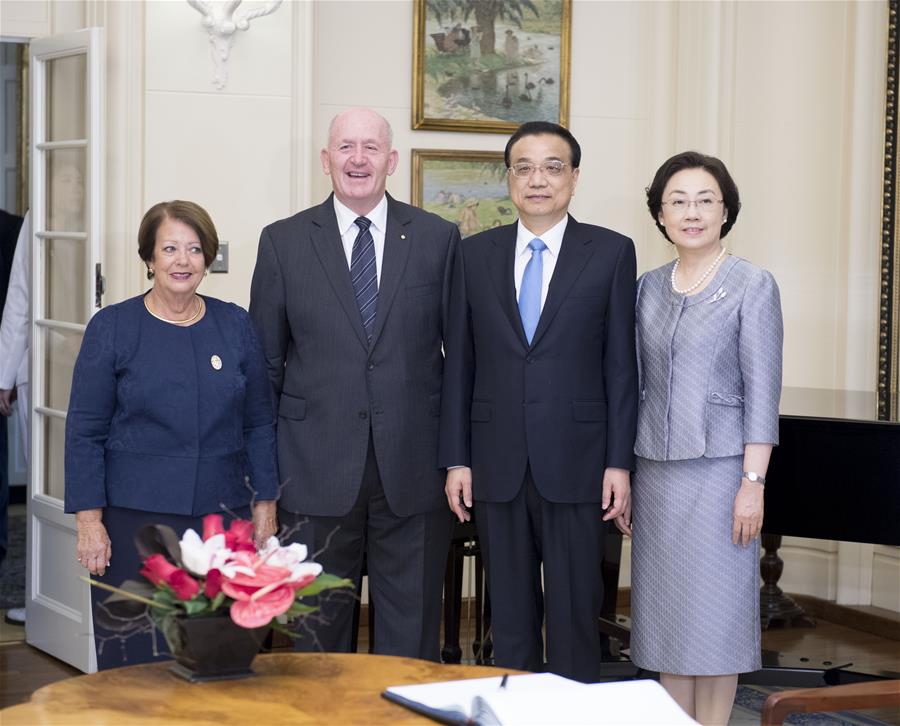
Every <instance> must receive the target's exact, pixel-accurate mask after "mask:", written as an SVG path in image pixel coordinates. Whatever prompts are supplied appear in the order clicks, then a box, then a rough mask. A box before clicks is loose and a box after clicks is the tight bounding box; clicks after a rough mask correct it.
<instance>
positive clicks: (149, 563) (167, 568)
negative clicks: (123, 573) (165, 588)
mask: <svg viewBox="0 0 900 726" xmlns="http://www.w3.org/2000/svg"><path fill="white" fill-rule="evenodd" d="M177 569H178V568H177V567H175V565H173V564H172V563H171V562H169V561H168V560H167V559H166V558H165V557H163V556H162V555H161V554H155V555H150V556H149V557H148V558H147V559H146V560H144V566H143V567H142V568H141V574H142V575H143V576H144V577H146V578H147V579H148V580H150V582H152V583H153V584H154V585H160V584H162V583H164V582H166V581H167V580H168V579H169V576H170V575H171V574H172V573H173V572H175V571H176V570H177Z"/></svg>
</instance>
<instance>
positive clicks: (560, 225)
mask: <svg viewBox="0 0 900 726" xmlns="http://www.w3.org/2000/svg"><path fill="white" fill-rule="evenodd" d="M568 223H569V215H568V214H567V215H566V216H565V217H563V218H562V219H561V220H559V221H558V222H557V223H556V224H554V225H553V226H552V227H551V228H550V229H548V230H547V231H546V232H544V234H535V233H534V232H532V231H531V230H529V229H528V227H526V226H525V225H524V224H523V223H522V220H521V219H520V220H519V222H518V224H517V225H516V228H517V232H516V257H518V256H519V255H522V254H525V253H526V252H527V253H528V254H531V251H530V250H529V249H528V243H529V242H531V240H533V239H534V238H535V237H540V239H541V241H542V242H543V243H544V244H545V245H547V251H548V252H550V254H552V255H553V256H554V257H559V251H560V249H561V248H562V241H563V235H564V234H565V233H566V225H567V224H568Z"/></svg>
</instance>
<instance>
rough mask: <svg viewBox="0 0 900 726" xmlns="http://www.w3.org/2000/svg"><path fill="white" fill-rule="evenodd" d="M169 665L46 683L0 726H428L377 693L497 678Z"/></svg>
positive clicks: (452, 669) (323, 656) (447, 669)
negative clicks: (203, 675)
mask: <svg viewBox="0 0 900 726" xmlns="http://www.w3.org/2000/svg"><path fill="white" fill-rule="evenodd" d="M173 662H174V661H173ZM170 665H171V663H168V662H166V663H154V664H152V665H137V666H129V667H126V668H116V669H113V670H107V671H102V672H99V673H93V674H91V675H85V676H76V677H75V678H69V679H67V680H64V681H58V682H56V683H51V684H50V685H48V686H44V687H43V688H40V689H38V690H37V691H35V692H34V693H33V694H32V696H31V701H29V702H28V703H22V704H19V705H18V706H13V707H11V708H7V709H4V710H3V711H0V722H2V723H3V726H20V725H21V726H24V725H25V724H28V726H36V725H38V724H72V725H74V724H79V725H80V724H85V723H90V724H98V725H101V726H102V725H103V724H116V726H119V725H121V724H154V725H156V724H194V725H196V726H206V725H209V726H213V725H215V726H222V725H223V724H229V723H263V724H287V723H291V724H319V723H334V724H366V725H368V724H373V725H374V724H388V723H390V724H429V723H434V722H433V721H430V720H428V719H426V718H424V717H422V716H418V715H416V714H414V713H413V712H412V711H409V710H407V709H405V708H403V707H401V706H398V705H396V704H394V703H391V702H389V701H387V700H385V699H384V698H382V697H381V692H382V691H384V689H385V688H387V687H388V686H398V685H406V684H412V683H428V682H431V681H449V680H456V679H462V678H489V677H491V676H497V675H498V673H499V672H500V671H499V669H497V668H492V667H488V666H465V665H442V664H440V663H431V662H429V661H424V660H416V659H413V658H399V657H396V656H387V655H364V654H357V653H353V654H348V653H270V654H266V655H259V656H257V657H256V660H254V662H253V670H254V671H255V672H256V674H257V675H256V676H254V677H252V678H245V679H241V680H234V681H215V682H212V683H196V684H192V683H188V682H187V681H184V680H182V679H181V678H178V677H177V676H176V675H174V674H173V673H170V672H169V666H170ZM509 672H510V673H516V672H517V671H509ZM88 714H90V715H89V716H88Z"/></svg>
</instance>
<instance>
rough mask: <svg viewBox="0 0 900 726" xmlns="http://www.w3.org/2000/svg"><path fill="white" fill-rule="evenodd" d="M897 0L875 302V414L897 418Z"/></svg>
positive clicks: (892, 10)
mask: <svg viewBox="0 0 900 726" xmlns="http://www.w3.org/2000/svg"><path fill="white" fill-rule="evenodd" d="M898 5H900V3H898V0H890V2H889V3H888V13H889V14H888V57H887V83H886V84H885V85H886V87H885V129H884V195H883V209H882V215H881V219H882V223H881V286H880V293H879V305H878V328H879V329H878V381H877V389H876V390H877V393H878V418H879V419H881V420H883V421H900V254H898V252H900V250H898V244H897V235H898V232H900V217H898V215H900V200H898V198H897V182H898V179H900V176H898V174H900V168H898V157H897V130H898V129H897V111H898V109H897V92H898V90H900V86H898V81H900V79H898V75H897V63H898V62H900V57H898V48H900V26H898Z"/></svg>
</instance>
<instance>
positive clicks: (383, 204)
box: [334, 195, 387, 287]
mask: <svg viewBox="0 0 900 726" xmlns="http://www.w3.org/2000/svg"><path fill="white" fill-rule="evenodd" d="M334 213H335V215H337V224H338V230H339V231H340V233H341V244H343V245H344V254H345V255H346V256H347V269H349V268H350V261H351V260H352V259H353V243H354V242H356V236H357V235H358V234H359V227H357V226H356V220H357V219H358V218H359V217H365V218H366V219H368V220H369V221H370V222H371V223H372V224H371V226H370V227H369V232H371V233H372V239H373V240H374V241H375V275H376V276H377V278H378V286H379V287H381V261H382V260H383V259H384V235H385V232H386V231H387V196H386V195H385V196H383V197H382V198H381V201H380V202H378V204H376V205H375V208H374V209H373V210H372V211H371V212H369V213H368V214H357V213H356V212H354V211H353V210H352V209H350V208H349V207H347V206H345V205H344V204H342V203H341V202H339V201H338V198H337V196H335V197H334Z"/></svg>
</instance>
